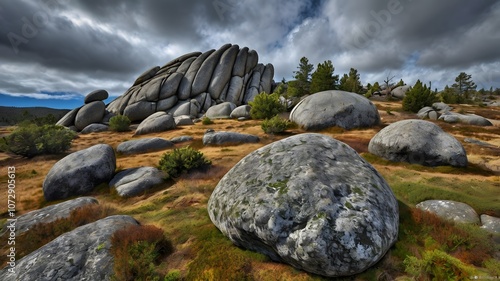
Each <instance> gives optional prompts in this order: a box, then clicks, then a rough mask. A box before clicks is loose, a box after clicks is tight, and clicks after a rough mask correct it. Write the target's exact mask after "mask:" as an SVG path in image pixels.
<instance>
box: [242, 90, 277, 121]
mask: <svg viewBox="0 0 500 281" xmlns="http://www.w3.org/2000/svg"><path fill="white" fill-rule="evenodd" d="M248 104H249V105H250V106H251V107H252V109H251V110H250V116H252V118H253V119H270V118H273V117H274V116H276V115H278V114H279V113H281V112H283V111H285V107H284V106H283V104H282V103H281V101H280V98H279V96H278V94H270V95H268V94H267V93H265V92H262V93H260V94H258V95H257V96H256V97H255V99H254V100H253V101H252V102H249V103H248Z"/></svg>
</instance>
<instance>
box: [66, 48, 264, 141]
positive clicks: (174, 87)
mask: <svg viewBox="0 0 500 281" xmlns="http://www.w3.org/2000/svg"><path fill="white" fill-rule="evenodd" d="M258 61H259V55H258V54H257V52H256V51H254V50H249V49H248V48H247V47H244V48H240V47H239V46H238V45H231V44H226V45H224V46H222V47H221V48H220V49H218V50H210V51H207V52H205V53H201V52H193V53H189V54H186V55H183V56H181V57H178V58H176V59H174V60H172V61H170V62H168V63H167V64H165V65H164V66H162V67H160V66H155V67H153V68H151V69H149V70H147V71H146V72H144V73H143V74H141V75H140V76H139V77H138V78H137V79H136V80H135V82H134V84H133V85H132V87H131V88H130V89H128V90H127V91H126V92H125V93H124V94H123V95H122V96H120V97H118V98H117V99H115V100H114V101H112V102H111V103H110V104H108V105H107V106H106V108H105V107H104V103H103V102H102V98H103V97H104V96H106V98H107V95H104V93H103V92H102V91H96V92H97V93H96V92H93V93H91V94H89V95H88V96H87V97H86V98H85V102H86V103H87V102H88V104H86V105H85V106H83V107H82V108H80V109H77V110H73V111H71V112H70V113H68V115H67V116H65V117H63V118H62V119H61V121H60V122H59V123H60V125H63V126H67V127H69V126H73V125H76V128H77V129H78V130H79V131H80V130H82V129H83V128H84V127H85V126H87V125H89V124H91V123H100V122H102V120H103V118H104V115H105V113H106V112H105V111H107V112H109V113H112V114H122V115H125V116H127V117H129V119H130V120H131V121H133V122H134V121H142V120H144V119H146V118H147V117H148V116H150V115H152V114H154V113H155V112H158V111H164V112H168V113H172V115H173V116H174V117H176V116H180V115H190V116H192V117H193V118H196V117H197V115H199V114H202V113H205V112H206V111H207V110H208V109H209V108H210V107H212V106H214V105H217V104H220V103H223V102H231V103H233V104H235V105H237V106H239V105H242V104H248V102H249V101H252V100H253V99H254V98H255V96H256V95H258V94H259V93H261V92H266V93H271V90H272V85H273V83H274V81H273V76H274V67H273V65H272V64H267V65H264V64H262V63H258ZM106 94H107V93H106ZM89 107H92V110H88V109H87V108H89ZM94 107H95V110H94ZM181 111H182V112H181ZM186 112H187V113H186ZM87 113H89V114H87ZM87 115H90V116H91V117H88V116H87ZM80 116H84V117H85V118H83V117H80ZM84 120H85V121H84ZM83 121H84V122H83Z"/></svg>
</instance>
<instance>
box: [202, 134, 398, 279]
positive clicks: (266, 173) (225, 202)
mask: <svg viewBox="0 0 500 281" xmlns="http://www.w3.org/2000/svg"><path fill="white" fill-rule="evenodd" d="M208 212H209V216H210V219H211V220H212V222H213V223H214V224H215V225H216V226H217V228H219V229H220V230H221V232H222V233H223V234H224V235H225V236H227V237H229V239H231V241H232V242H233V243H234V244H236V245H238V246H240V247H243V248H246V249H250V250H253V251H257V252H260V253H263V254H266V255H268V256H269V257H270V258H271V259H273V260H275V261H280V262H285V263H288V264H290V265H292V266H294V267H296V268H299V269H303V270H305V271H308V272H312V273H315V274H319V275H323V276H328V277H336V276H348V275H353V274H357V273H360V272H362V271H364V270H366V269H367V268H369V267H371V266H372V265H374V264H375V263H376V262H377V261H379V260H380V259H381V258H382V257H383V256H384V255H385V253H386V252H387V251H388V249H389V248H390V247H391V246H392V245H393V244H394V243H395V242H396V239H397V235H398V224H399V211H398V203H397V201H396V198H395V196H394V194H393V193H392V191H391V189H390V188H389V186H388V185H387V183H386V182H385V180H384V179H383V178H382V176H381V175H380V174H379V173H378V172H377V171H376V170H375V169H374V168H373V167H372V166H371V165H370V164H369V163H368V162H366V160H364V159H363V158H362V157H360V156H359V155H358V153H356V151H354V150H353V149H352V148H350V147H349V146H348V145H346V144H344V143H342V142H340V141H337V140H335V139H332V138H330V137H327V136H324V135H321V134H301V135H296V136H292V137H289V138H286V139H283V140H280V141H277V142H274V143H271V144H269V145H266V146H264V147H262V148H260V149H258V150H256V151H254V152H252V153H250V154H249V155H248V156H246V157H245V158H243V159H242V160H241V161H240V162H238V163H237V164H236V165H235V166H234V167H233V168H232V169H231V170H230V171H229V172H228V173H227V174H226V175H224V177H223V178H222V179H221V181H220V182H219V183H218V185H217V186H216V188H215V190H214V192H213V193H212V195H211V197H210V199H209V202H208Z"/></svg>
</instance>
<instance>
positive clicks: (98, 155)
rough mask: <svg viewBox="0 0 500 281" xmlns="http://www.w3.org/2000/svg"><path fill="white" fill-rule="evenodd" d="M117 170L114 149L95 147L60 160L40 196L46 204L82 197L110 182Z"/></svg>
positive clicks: (51, 171)
mask: <svg viewBox="0 0 500 281" xmlns="http://www.w3.org/2000/svg"><path fill="white" fill-rule="evenodd" d="M115 169H116V157H115V152H114V150H113V148H112V147H111V146H110V145H107V144H98V145H94V146H92V147H89V148H87V149H84V150H80V151H77V152H74V153H71V154H70V155H68V156H66V157H64V158H63V159H61V160H59V161H58V162H57V163H56V164H54V166H52V168H51V169H50V171H49V173H48V174H47V176H46V177H45V180H44V181H43V196H44V197H45V200H47V201H53V200H60V199H64V198H68V197H71V196H75V195H84V194H86V193H88V192H90V191H92V190H93V189H94V187H96V186H98V185H99V184H101V183H107V182H109V181H110V180H111V178H112V177H113V175H114V173H115Z"/></svg>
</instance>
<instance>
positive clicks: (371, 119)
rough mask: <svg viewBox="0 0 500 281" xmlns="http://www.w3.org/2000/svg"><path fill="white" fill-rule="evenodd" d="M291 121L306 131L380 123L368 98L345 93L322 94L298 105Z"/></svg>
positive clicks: (307, 98)
mask: <svg viewBox="0 0 500 281" xmlns="http://www.w3.org/2000/svg"><path fill="white" fill-rule="evenodd" d="M290 120H292V121H293V122H295V123H297V124H298V125H299V126H301V127H302V128H304V129H306V130H321V129H325V128H329V127H334V126H338V127H341V128H344V129H347V130H349V129H353V128H359V127H370V126H374V125H377V124H378V123H379V122H380V116H379V114H378V110H377V108H376V107H375V105H374V104H373V103H372V102H371V101H370V100H368V99H367V98H365V97H363V96H361V95H358V94H355V93H351V92H345V91H336V90H332V91H324V92H319V93H316V94H313V95H310V96H308V97H306V98H305V99H303V100H302V101H300V102H299V103H298V104H297V106H295V107H294V109H293V110H292V112H291V113H290Z"/></svg>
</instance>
